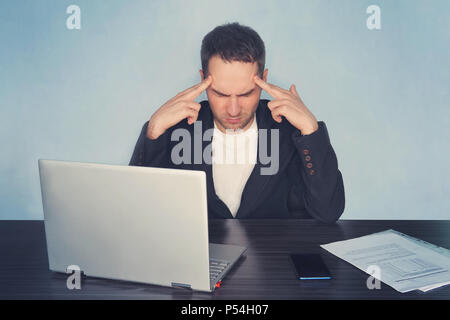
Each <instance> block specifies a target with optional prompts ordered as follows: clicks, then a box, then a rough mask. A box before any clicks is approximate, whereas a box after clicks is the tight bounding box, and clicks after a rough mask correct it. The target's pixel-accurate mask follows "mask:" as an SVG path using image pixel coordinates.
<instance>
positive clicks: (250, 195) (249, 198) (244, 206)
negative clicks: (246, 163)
mask: <svg viewBox="0 0 450 320" xmlns="http://www.w3.org/2000/svg"><path fill="white" fill-rule="evenodd" d="M256 120H257V124H258V130H259V129H268V130H267V135H266V137H264V136H261V134H259V135H258V157H257V163H256V164H255V167H254V168H253V171H252V173H251V175H250V177H249V179H248V180H247V184H246V185H245V188H244V191H243V192H242V197H241V204H240V207H239V209H238V212H237V214H236V218H240V219H245V218H247V217H249V216H250V215H251V213H252V211H253V210H254V209H256V207H257V206H258V204H259V203H260V201H261V194H262V192H263V191H264V189H265V188H266V187H267V185H268V183H269V181H270V180H271V179H273V177H274V175H267V174H266V175H263V174H261V169H262V168H264V167H268V166H270V165H263V164H262V163H261V161H260V156H259V153H260V139H261V138H264V139H267V142H268V143H267V145H268V148H267V150H268V151H267V152H268V153H269V152H270V155H271V157H273V156H274V155H273V151H272V150H273V149H274V148H273V146H272V143H271V141H272V139H271V134H272V132H271V130H270V129H279V131H278V132H279V139H275V141H274V142H275V143H279V150H278V151H279V152H278V157H279V159H278V160H279V167H278V172H281V171H282V170H284V168H285V167H286V165H287V164H288V163H289V161H290V159H291V157H292V155H293V153H294V151H295V150H294V148H292V145H291V137H290V134H289V130H283V129H282V128H283V127H285V126H282V125H281V126H277V123H276V122H275V121H273V119H272V115H271V113H270V110H269V109H268V107H267V100H260V103H259V106H258V109H257V112H256ZM284 121H287V120H284ZM274 127H276V128H274ZM277 140H278V141H277ZM275 156H277V155H275Z"/></svg>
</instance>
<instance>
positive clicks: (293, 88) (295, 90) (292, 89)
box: [289, 84, 300, 98]
mask: <svg viewBox="0 0 450 320" xmlns="http://www.w3.org/2000/svg"><path fill="white" fill-rule="evenodd" d="M289 91H290V92H292V93H293V94H295V95H296V96H297V97H299V98H300V95H299V94H298V92H297V88H296V87H295V84H292V85H291V87H290V88H289Z"/></svg>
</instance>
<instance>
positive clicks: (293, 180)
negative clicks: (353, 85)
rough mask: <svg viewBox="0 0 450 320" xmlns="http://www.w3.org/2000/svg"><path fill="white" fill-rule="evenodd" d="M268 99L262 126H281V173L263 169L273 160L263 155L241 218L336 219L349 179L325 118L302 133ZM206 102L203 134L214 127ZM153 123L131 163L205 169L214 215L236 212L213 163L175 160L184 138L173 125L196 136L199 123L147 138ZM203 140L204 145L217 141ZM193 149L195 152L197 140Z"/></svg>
mask: <svg viewBox="0 0 450 320" xmlns="http://www.w3.org/2000/svg"><path fill="white" fill-rule="evenodd" d="M268 102H269V100H260V102H259V105H258V108H257V110H256V121H257V125H258V129H279V131H278V132H279V137H280V143H279V154H280V157H279V169H278V173H277V174H275V175H261V174H260V169H261V168H262V167H269V165H263V164H262V163H261V161H260V159H259V157H258V160H257V163H256V164H255V167H254V169H253V172H252V173H251V175H250V177H249V179H248V181H247V184H246V185H245V188H244V191H243V193H242V198H241V204H240V207H239V209H238V211H237V213H236V218H240V219H248V218H260V219H261V218H311V217H312V218H316V219H318V220H320V221H323V222H334V221H336V220H337V219H339V217H340V216H341V214H342V212H343V211H344V204H345V196H344V185H343V181H342V175H341V173H340V171H339V170H338V163H337V159H336V155H335V153H334V150H333V148H332V146H331V144H330V139H329V137H328V132H327V128H326V126H325V123H324V122H322V121H319V129H318V130H317V131H316V132H314V133H312V134H310V135H305V136H302V135H301V132H300V131H299V130H297V129H296V128H295V127H293V126H292V125H291V124H290V123H289V122H288V121H287V120H286V119H283V121H282V122H281V123H277V122H275V121H274V120H273V118H272V115H271V113H270V110H269V108H268V107H267V103H268ZM201 106H202V107H201V109H200V111H199V116H198V119H197V121H202V128H201V129H202V130H201V131H202V132H197V134H199V135H202V134H203V132H204V131H205V130H207V129H210V128H213V127H214V122H213V116H212V113H211V109H210V107H209V102H208V101H202V102H201ZM147 126H148V121H147V122H146V123H145V124H144V126H143V128H142V131H141V134H140V136H139V138H138V141H137V143H136V147H135V149H134V152H133V155H132V158H131V161H130V165H134V166H148V167H161V168H178V169H188V170H202V171H204V172H205V173H206V177H207V181H206V183H207V189H208V190H207V195H208V215H209V217H210V218H233V216H232V215H231V212H230V210H229V209H228V207H227V206H226V205H225V203H224V202H223V201H222V200H220V199H219V197H218V196H217V195H216V193H215V190H214V183H213V177H212V166H211V165H210V164H206V163H205V162H204V161H201V162H202V163H201V164H195V163H193V162H194V161H193V160H192V161H191V164H184V163H183V164H180V165H175V164H174V163H173V162H172V160H171V150H172V147H173V146H175V145H176V144H178V143H179V141H178V140H177V141H171V134H172V131H173V130H175V129H177V128H184V129H186V130H189V132H190V133H191V137H194V125H188V124H187V121H181V122H180V123H178V124H177V125H175V126H174V127H172V128H170V129H168V130H167V131H166V132H165V133H164V134H163V135H161V136H160V137H158V139H155V140H151V139H148V138H147V136H146V132H147ZM197 128H198V127H197ZM197 130H198V129H197ZM198 131H199V130H198ZM268 132H270V130H268ZM269 137H270V135H269ZM192 140H193V139H192ZM268 140H269V142H270V139H268ZM201 143H202V150H204V149H205V147H206V146H208V145H209V144H210V143H211V142H210V141H202V142H201ZM269 146H270V143H269ZM269 150H271V149H270V148H269ZM191 155H192V157H193V155H194V143H193V141H192V150H191Z"/></svg>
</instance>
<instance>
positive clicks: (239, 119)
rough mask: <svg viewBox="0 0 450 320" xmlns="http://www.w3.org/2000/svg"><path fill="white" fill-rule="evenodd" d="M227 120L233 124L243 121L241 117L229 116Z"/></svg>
mask: <svg viewBox="0 0 450 320" xmlns="http://www.w3.org/2000/svg"><path fill="white" fill-rule="evenodd" d="M226 121H227V122H229V123H232V124H236V123H239V122H241V118H227V119H226Z"/></svg>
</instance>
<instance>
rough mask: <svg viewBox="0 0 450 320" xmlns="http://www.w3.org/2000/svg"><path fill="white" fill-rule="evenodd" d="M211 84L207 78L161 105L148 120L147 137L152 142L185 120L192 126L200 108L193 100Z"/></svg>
mask: <svg viewBox="0 0 450 320" xmlns="http://www.w3.org/2000/svg"><path fill="white" fill-rule="evenodd" d="M211 82H212V77H211V76H208V78H206V79H204V80H203V81H202V82H200V83H198V84H196V85H195V86H193V87H191V88H189V89H186V90H184V91H182V92H180V93H179V94H177V95H176V96H175V97H173V98H172V99H170V100H169V101H167V102H166V103H165V104H163V105H162V106H161V107H160V108H159V109H158V110H157V111H156V112H155V113H154V114H153V115H152V117H151V118H150V121H149V123H148V128H147V137H148V138H149V139H152V140H154V139H157V138H158V137H159V136H160V135H162V134H163V133H164V132H165V131H166V130H167V129H169V128H171V127H172V126H174V125H176V124H177V123H178V122H180V121H181V120H183V119H186V118H187V119H188V124H193V123H194V122H195V121H196V120H197V117H198V112H199V111H200V108H201V105H200V103H197V102H195V101H194V100H195V98H197V97H198V96H199V95H200V93H202V92H203V91H204V90H206V89H207V88H208V87H209V86H210V85H211Z"/></svg>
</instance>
